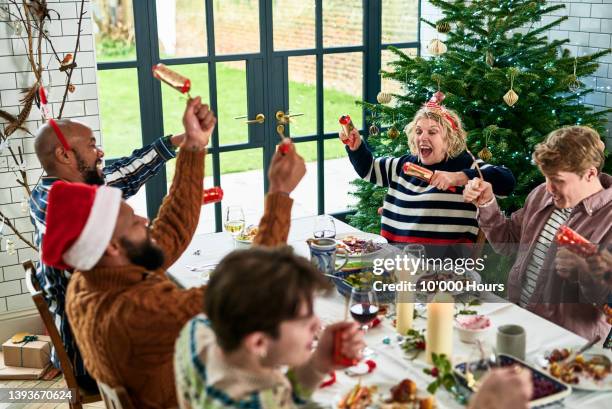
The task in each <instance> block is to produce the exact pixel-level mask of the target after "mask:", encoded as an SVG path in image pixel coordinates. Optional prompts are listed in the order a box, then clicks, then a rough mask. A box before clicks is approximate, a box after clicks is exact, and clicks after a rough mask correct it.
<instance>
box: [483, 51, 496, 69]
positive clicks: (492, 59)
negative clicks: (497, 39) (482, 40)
mask: <svg viewBox="0 0 612 409" xmlns="http://www.w3.org/2000/svg"><path fill="white" fill-rule="evenodd" d="M485 60H486V62H487V65H488V66H489V67H492V66H493V64H495V57H494V56H493V53H492V52H491V51H487V56H486V59H485Z"/></svg>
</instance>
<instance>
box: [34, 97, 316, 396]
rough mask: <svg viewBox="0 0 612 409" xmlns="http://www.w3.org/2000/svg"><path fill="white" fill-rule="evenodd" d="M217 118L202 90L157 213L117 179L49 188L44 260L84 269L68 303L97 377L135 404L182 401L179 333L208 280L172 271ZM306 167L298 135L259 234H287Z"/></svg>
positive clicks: (191, 220)
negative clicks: (191, 282) (181, 284)
mask: <svg viewBox="0 0 612 409" xmlns="http://www.w3.org/2000/svg"><path fill="white" fill-rule="evenodd" d="M215 123H216V119H215V116H214V115H213V113H212V112H210V111H209V109H208V106H207V105H203V104H202V103H201V101H200V98H199V97H198V98H195V99H191V100H189V102H188V104H187V108H186V110H185V113H184V116H183V124H184V126H185V133H186V137H185V140H184V142H183V144H182V145H181V148H180V152H179V154H178V156H177V163H176V173H175V176H174V181H173V183H172V187H171V188H170V192H169V194H168V196H167V197H166V198H165V200H164V202H163V204H162V206H161V208H160V210H159V213H158V216H157V218H156V219H155V220H154V221H153V223H149V222H148V220H147V219H146V218H144V217H140V216H137V215H135V214H134V211H133V209H132V208H131V207H130V206H129V205H127V204H126V203H125V201H123V200H122V199H121V192H120V191H119V190H117V189H114V188H111V187H108V186H91V185H85V184H71V183H66V182H61V181H60V182H57V183H55V184H54V185H53V187H52V188H51V191H50V193H49V204H48V209H47V229H46V234H45V237H44V240H43V246H42V258H43V262H44V263H46V264H48V265H51V266H53V267H57V268H74V269H75V272H74V274H73V276H72V278H71V279H70V283H69V286H68V291H67V295H66V312H67V314H68V319H69V320H70V324H71V326H72V329H73V332H74V335H75V338H76V341H77V345H78V347H79V349H80V350H81V353H82V355H83V359H84V362H85V366H86V368H87V370H88V371H89V372H90V373H91V375H92V376H93V377H94V378H95V379H96V380H99V381H101V382H104V383H106V384H108V385H110V386H111V387H114V386H119V385H121V386H123V387H125V388H126V390H127V392H128V394H129V395H130V397H131V399H132V401H133V403H134V406H135V407H139V408H161V407H163V408H168V407H174V406H176V405H177V403H176V393H175V386H174V375H173V369H172V358H173V352H174V342H175V340H176V338H177V336H178V333H179V331H180V329H181V328H182V326H183V325H184V324H185V323H186V322H187V321H188V320H189V319H190V318H191V317H192V316H194V315H195V314H197V313H199V312H201V311H202V308H203V304H204V293H205V288H192V289H187V290H183V289H179V288H178V287H176V285H175V284H174V283H173V282H172V281H170V279H169V278H168V277H167V276H166V275H165V272H166V269H167V268H168V267H169V266H170V265H172V264H173V263H174V262H175V261H176V260H177V259H178V258H179V257H180V255H181V254H182V253H183V251H184V250H185V249H186V248H187V246H188V244H189V243H190V241H191V239H192V237H193V234H194V233H195V230H196V227H197V224H198V220H199V216H200V208H201V204H202V192H203V178H204V157H205V150H206V145H207V144H208V141H209V138H210V135H211V134H212V132H213V129H214V126H215ZM305 171H306V167H305V164H304V160H303V159H302V158H301V157H300V156H299V155H297V153H296V152H295V150H294V149H293V145H290V146H289V149H288V151H286V152H285V153H284V154H280V153H277V154H276V155H275V156H274V158H273V160H272V164H271V167H270V172H269V178H270V189H269V192H268V195H267V197H266V206H265V213H264V216H263V218H262V221H261V223H260V229H259V235H258V236H257V237H256V239H255V242H256V243H258V244H263V245H275V244H280V243H282V242H284V241H286V238H287V234H288V230H289V224H290V217H291V206H292V203H293V202H292V200H291V199H290V198H289V193H290V192H291V191H293V189H294V188H295V186H297V184H298V182H299V181H300V180H301V178H302V177H303V175H304V173H305Z"/></svg>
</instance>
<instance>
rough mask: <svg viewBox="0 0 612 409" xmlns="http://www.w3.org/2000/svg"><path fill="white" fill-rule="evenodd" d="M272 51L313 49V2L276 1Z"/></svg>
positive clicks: (303, 0) (308, 0) (304, 0)
mask: <svg viewBox="0 0 612 409" xmlns="http://www.w3.org/2000/svg"><path fill="white" fill-rule="evenodd" d="M273 4H274V6H273V9H272V10H273V11H272V12H273V13H274V50H275V51H279V50H296V49H303V48H315V2H314V0H276V1H274V2H273Z"/></svg>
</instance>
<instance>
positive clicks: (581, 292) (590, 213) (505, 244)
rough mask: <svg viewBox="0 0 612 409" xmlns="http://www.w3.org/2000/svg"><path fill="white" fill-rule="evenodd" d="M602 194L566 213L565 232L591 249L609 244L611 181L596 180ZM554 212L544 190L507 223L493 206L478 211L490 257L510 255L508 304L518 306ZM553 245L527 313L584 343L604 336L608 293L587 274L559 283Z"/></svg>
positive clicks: (610, 178)
mask: <svg viewBox="0 0 612 409" xmlns="http://www.w3.org/2000/svg"><path fill="white" fill-rule="evenodd" d="M599 179H600V181H601V183H602V185H603V187H604V190H602V191H600V192H598V193H596V194H594V195H592V196H590V197H588V198H586V199H584V200H583V201H582V202H580V203H579V204H578V205H576V207H575V208H574V210H573V211H572V213H571V215H570V218H569V220H568V221H567V223H566V224H567V226H568V227H570V228H572V229H573V230H575V231H577V232H578V233H580V234H581V235H582V236H584V237H586V238H587V239H588V240H590V241H591V242H592V243H596V244H609V243H612V176H610V175H607V174H601V175H600V176H599ZM553 210H554V204H553V200H552V196H551V195H550V193H548V192H547V191H546V186H545V184H542V185H540V186H538V187H537V188H535V189H534V190H533V191H532V192H531V193H530V194H529V196H528V197H527V200H526V201H525V206H524V207H523V208H522V209H519V210H517V211H516V212H514V213H512V215H511V216H510V218H507V217H505V216H504V215H503V213H502V212H501V211H500V209H499V207H498V205H497V203H494V204H492V205H490V206H488V207H483V208H479V209H478V215H477V219H478V224H479V226H480V228H481V229H482V230H483V231H484V233H485V235H486V236H487V240H488V241H489V242H490V243H491V246H492V247H493V248H494V249H495V251H496V252H498V253H500V254H504V255H511V254H516V261H515V263H514V265H513V266H512V269H511V270H510V273H509V275H508V283H507V288H508V298H509V300H510V301H512V302H514V303H517V302H518V301H519V298H520V295H521V290H522V283H523V279H524V277H525V271H526V270H527V266H528V264H529V261H530V260H531V253H532V251H533V248H534V246H535V243H536V240H537V239H538V236H539V234H540V232H541V230H542V228H543V227H544V224H545V223H546V221H547V220H548V218H549V217H550V215H551V213H552V212H553ZM556 250H557V247H556V245H555V243H553V244H552V245H551V248H550V249H549V251H548V254H547V255H546V258H545V260H544V264H543V266H542V270H541V271H540V275H539V277H538V282H537V283H536V288H535V291H534V294H533V295H532V297H531V299H530V302H529V305H528V307H527V309H529V310H530V311H533V312H534V313H536V314H538V315H540V316H541V317H543V318H546V319H548V320H549V321H552V322H554V323H556V324H558V325H561V326H562V327H564V328H566V329H568V330H570V331H572V332H575V333H576V334H578V335H581V336H583V337H585V338H588V339H590V338H592V337H593V336H595V334H599V335H601V336H602V338H604V339H605V337H606V336H607V335H608V332H609V331H610V325H609V324H607V323H606V321H605V317H604V316H603V314H602V313H601V312H600V308H599V306H600V305H601V304H602V303H605V302H606V300H607V298H608V295H609V290H608V288H607V287H606V286H604V285H601V283H600V282H598V281H595V280H593V279H592V277H591V275H589V274H588V272H579V279H578V280H577V281H572V280H565V279H563V278H562V277H560V276H559V275H558V274H556V272H555V267H554V258H555V254H556Z"/></svg>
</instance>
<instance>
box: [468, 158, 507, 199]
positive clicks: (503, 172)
mask: <svg viewBox="0 0 612 409" xmlns="http://www.w3.org/2000/svg"><path fill="white" fill-rule="evenodd" d="M476 163H478V166H479V167H480V171H481V172H482V176H483V177H484V180H486V181H487V182H489V183H490V184H491V185H493V193H494V194H495V195H496V196H508V195H509V194H510V193H512V191H513V190H514V186H515V185H516V180H515V179H514V175H513V174H512V172H511V171H510V169H508V168H507V167H505V166H496V165H491V164H488V163H485V162H483V161H482V160H480V159H477V160H476ZM463 173H465V174H466V175H467V177H468V178H469V179H473V178H475V177H478V176H479V175H478V171H477V170H476V167H475V166H472V167H471V168H470V169H465V170H464V171H463Z"/></svg>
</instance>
